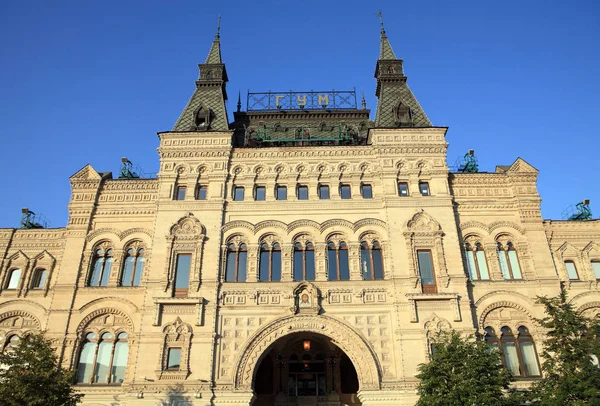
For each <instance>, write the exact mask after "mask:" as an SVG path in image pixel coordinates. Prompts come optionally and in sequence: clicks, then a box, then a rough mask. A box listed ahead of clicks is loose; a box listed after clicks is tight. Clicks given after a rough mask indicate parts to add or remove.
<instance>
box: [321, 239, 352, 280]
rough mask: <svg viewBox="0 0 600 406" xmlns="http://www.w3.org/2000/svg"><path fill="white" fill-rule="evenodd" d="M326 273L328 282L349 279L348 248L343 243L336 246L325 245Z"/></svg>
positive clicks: (332, 243)
mask: <svg viewBox="0 0 600 406" xmlns="http://www.w3.org/2000/svg"><path fill="white" fill-rule="evenodd" d="M327 272H328V278H329V280H330V281H347V280H349V279H350V268H349V263H348V246H347V245H346V243H345V242H343V241H342V242H340V243H339V245H336V244H335V243H334V242H332V241H330V242H328V243H327Z"/></svg>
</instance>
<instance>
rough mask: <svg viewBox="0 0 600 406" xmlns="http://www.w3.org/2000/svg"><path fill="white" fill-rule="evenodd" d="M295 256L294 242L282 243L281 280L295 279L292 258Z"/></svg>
mask: <svg viewBox="0 0 600 406" xmlns="http://www.w3.org/2000/svg"><path fill="white" fill-rule="evenodd" d="M293 258H294V244H289V243H286V244H281V281H282V282H291V281H292V280H294V276H293V272H294V270H293V267H292V259H293Z"/></svg>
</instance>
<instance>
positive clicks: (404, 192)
mask: <svg viewBox="0 0 600 406" xmlns="http://www.w3.org/2000/svg"><path fill="white" fill-rule="evenodd" d="M398 196H408V183H406V182H398Z"/></svg>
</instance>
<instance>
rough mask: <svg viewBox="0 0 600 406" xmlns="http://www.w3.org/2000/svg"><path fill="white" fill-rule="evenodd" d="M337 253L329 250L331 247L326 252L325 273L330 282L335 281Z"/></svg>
mask: <svg viewBox="0 0 600 406" xmlns="http://www.w3.org/2000/svg"><path fill="white" fill-rule="evenodd" d="M336 258H337V251H336V250H335V248H334V249H331V247H330V248H329V249H328V250H327V272H328V276H327V277H328V278H329V280H330V281H336V280H337V278H338V277H337V259H336Z"/></svg>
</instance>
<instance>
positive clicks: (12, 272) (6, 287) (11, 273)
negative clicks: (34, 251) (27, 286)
mask: <svg viewBox="0 0 600 406" xmlns="http://www.w3.org/2000/svg"><path fill="white" fill-rule="evenodd" d="M16 272H18V275H19V276H17V281H16V283H15V287H14V288H11V287H10V285H11V282H12V280H13V276H14V275H15V273H16ZM22 277H23V270H22V269H21V268H12V269H11V270H10V271H8V278H6V283H5V284H4V290H10V291H13V290H18V289H19V286H20V285H21V278H22Z"/></svg>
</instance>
